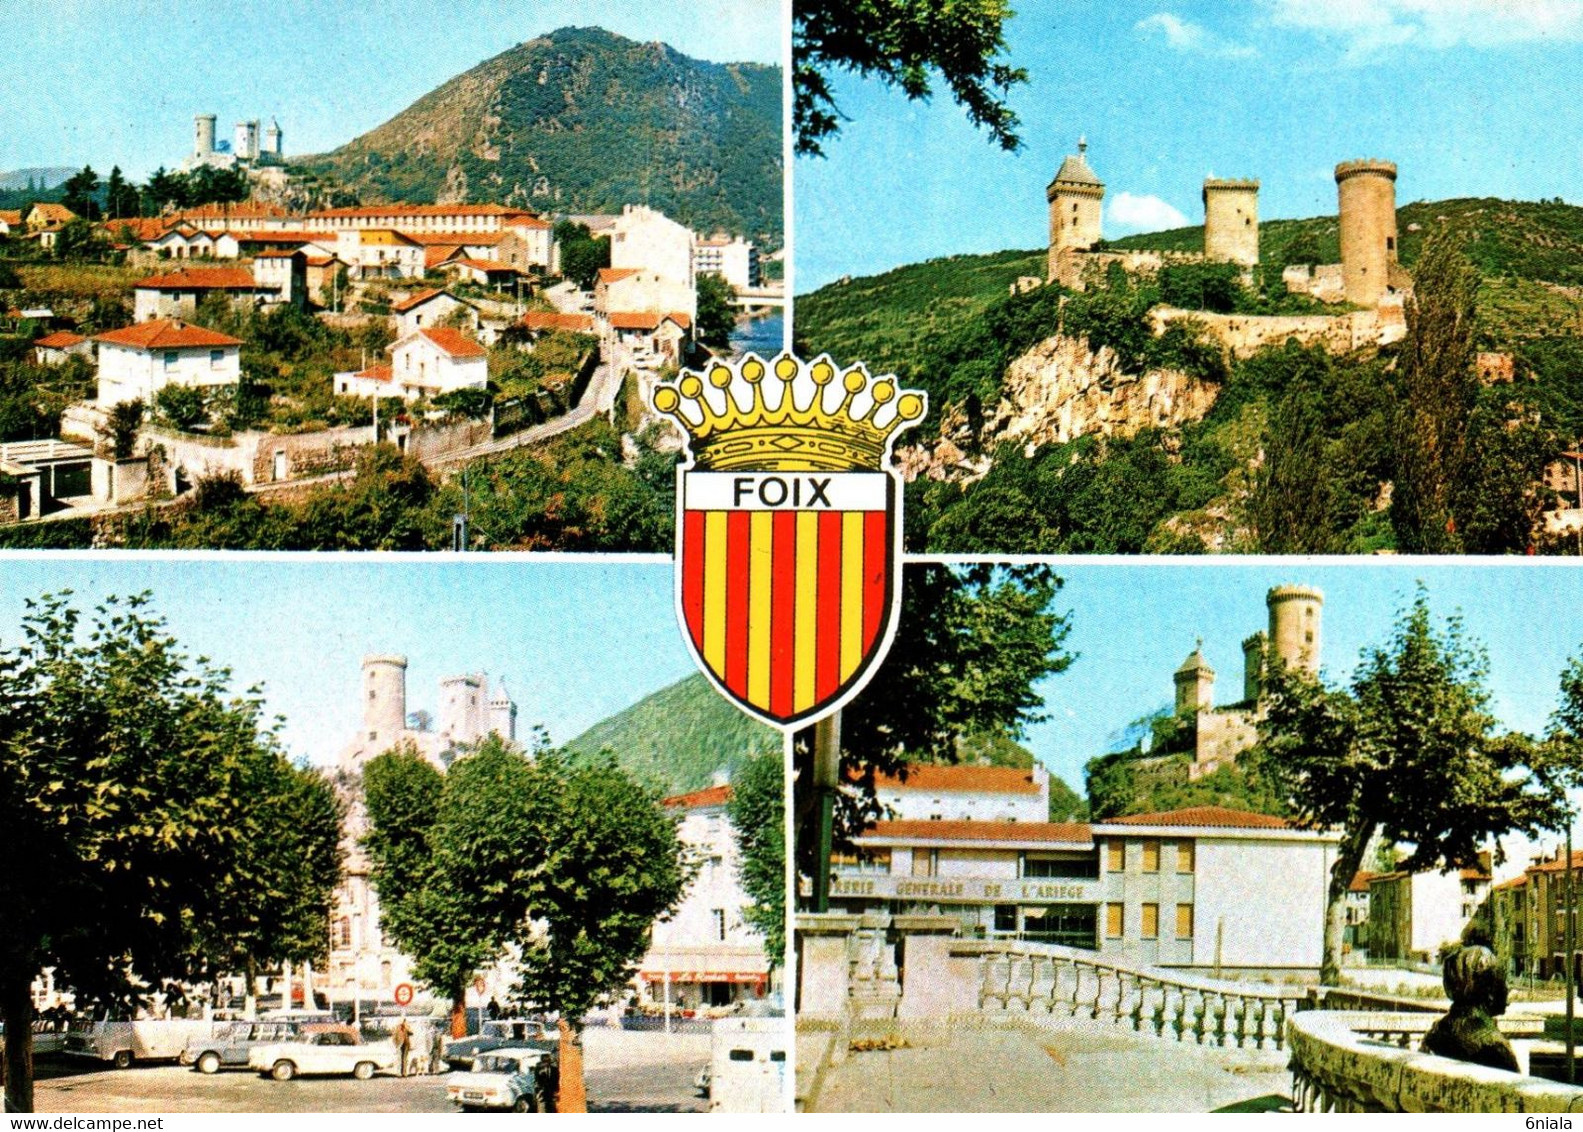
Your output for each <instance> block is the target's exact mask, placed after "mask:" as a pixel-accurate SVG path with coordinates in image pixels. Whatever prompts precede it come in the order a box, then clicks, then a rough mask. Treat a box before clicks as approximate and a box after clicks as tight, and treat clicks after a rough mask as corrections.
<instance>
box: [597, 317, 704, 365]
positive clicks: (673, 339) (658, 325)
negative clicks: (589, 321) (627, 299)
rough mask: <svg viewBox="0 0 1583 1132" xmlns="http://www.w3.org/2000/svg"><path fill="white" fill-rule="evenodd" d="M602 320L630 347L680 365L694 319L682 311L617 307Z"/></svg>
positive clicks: (633, 350)
mask: <svg viewBox="0 0 1583 1132" xmlns="http://www.w3.org/2000/svg"><path fill="white" fill-rule="evenodd" d="M605 324H606V325H607V326H608V327H609V328H610V332H611V334H613V335H614V336H615V338H616V340H617V341H619V342H620V343H621V344H622V345H623V346H625V347H626V348H627V349H628V350H629V351H632V352H633V353H644V352H646V353H650V354H655V355H658V356H659V357H661V358H663V359H664V360H665V361H667V362H669V363H670V364H671V365H681V363H682V362H683V361H684V360H685V359H684V357H683V355H684V354H685V353H686V346H685V343H686V342H687V340H688V338H690V337H691V336H692V325H693V320H692V319H690V318H688V317H687V313H686V312H685V311H668V312H665V313H661V312H659V311H617V312H615V313H613V314H611V315H609V316H608V317H607V319H606V320H605Z"/></svg>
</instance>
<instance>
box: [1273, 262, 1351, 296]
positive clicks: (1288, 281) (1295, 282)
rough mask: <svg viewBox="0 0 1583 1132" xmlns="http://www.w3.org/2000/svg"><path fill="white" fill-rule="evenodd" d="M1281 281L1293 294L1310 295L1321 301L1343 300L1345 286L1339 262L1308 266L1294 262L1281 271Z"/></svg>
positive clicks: (1345, 291) (1345, 292)
mask: <svg viewBox="0 0 1583 1132" xmlns="http://www.w3.org/2000/svg"><path fill="white" fill-rule="evenodd" d="M1281 282H1282V283H1284V284H1285V285H1286V290H1287V291H1288V292H1290V293H1291V294H1293V295H1311V296H1313V297H1314V298H1315V299H1318V300H1319V301H1320V302H1322V303H1340V302H1345V301H1346V298H1347V288H1346V283H1345V282H1344V280H1343V278H1342V274H1341V265H1340V264H1339V263H1321V264H1315V265H1314V266H1312V267H1310V266H1308V265H1307V264H1296V265H1294V266H1292V267H1288V268H1286V269H1285V270H1284V271H1282V272H1281Z"/></svg>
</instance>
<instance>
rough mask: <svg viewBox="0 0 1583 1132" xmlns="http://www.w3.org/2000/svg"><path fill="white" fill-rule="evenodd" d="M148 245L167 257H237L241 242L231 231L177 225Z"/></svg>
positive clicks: (239, 252)
mask: <svg viewBox="0 0 1583 1132" xmlns="http://www.w3.org/2000/svg"><path fill="white" fill-rule="evenodd" d="M147 246H148V247H149V248H151V249H153V250H154V251H156V252H158V253H159V254H160V255H163V256H165V257H166V258H167V259H236V258H237V257H238V256H239V255H241V254H242V245H241V242H240V241H239V240H238V239H237V238H236V236H235V235H233V234H232V233H230V232H223V231H220V232H209V231H205V230H203V229H200V228H192V227H190V226H188V225H185V224H182V225H177V226H176V227H174V228H171V229H169V230H168V231H166V232H165V233H164V234H162V235H159V236H156V237H154V238H153V239H151V240H149V241H148V244H147Z"/></svg>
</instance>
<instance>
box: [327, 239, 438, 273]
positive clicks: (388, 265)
mask: <svg viewBox="0 0 1583 1132" xmlns="http://www.w3.org/2000/svg"><path fill="white" fill-rule="evenodd" d="M335 254H336V256H337V257H338V258H339V259H340V260H341V261H342V262H343V263H346V264H348V265H349V267H350V271H351V274H352V278H354V279H416V278H418V277H419V276H421V275H422V274H423V271H424V253H423V245H422V244H421V243H419V242H418V241H416V240H413V239H410V238H409V237H407V236H404V235H403V234H402V233H400V232H397V231H396V230H395V229H393V228H347V229H343V230H342V231H341V232H340V233H339V235H338V237H337V240H336V252H335Z"/></svg>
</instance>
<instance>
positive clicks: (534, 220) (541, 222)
mask: <svg viewBox="0 0 1583 1132" xmlns="http://www.w3.org/2000/svg"><path fill="white" fill-rule="evenodd" d="M503 223H504V224H505V226H506V227H507V228H541V229H542V228H550V227H553V225H551V224H550V222H549V221H548V220H546V219H544V218H543V217H542V216H523V217H520V218H518V219H516V220H507V221H504V222H503Z"/></svg>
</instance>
